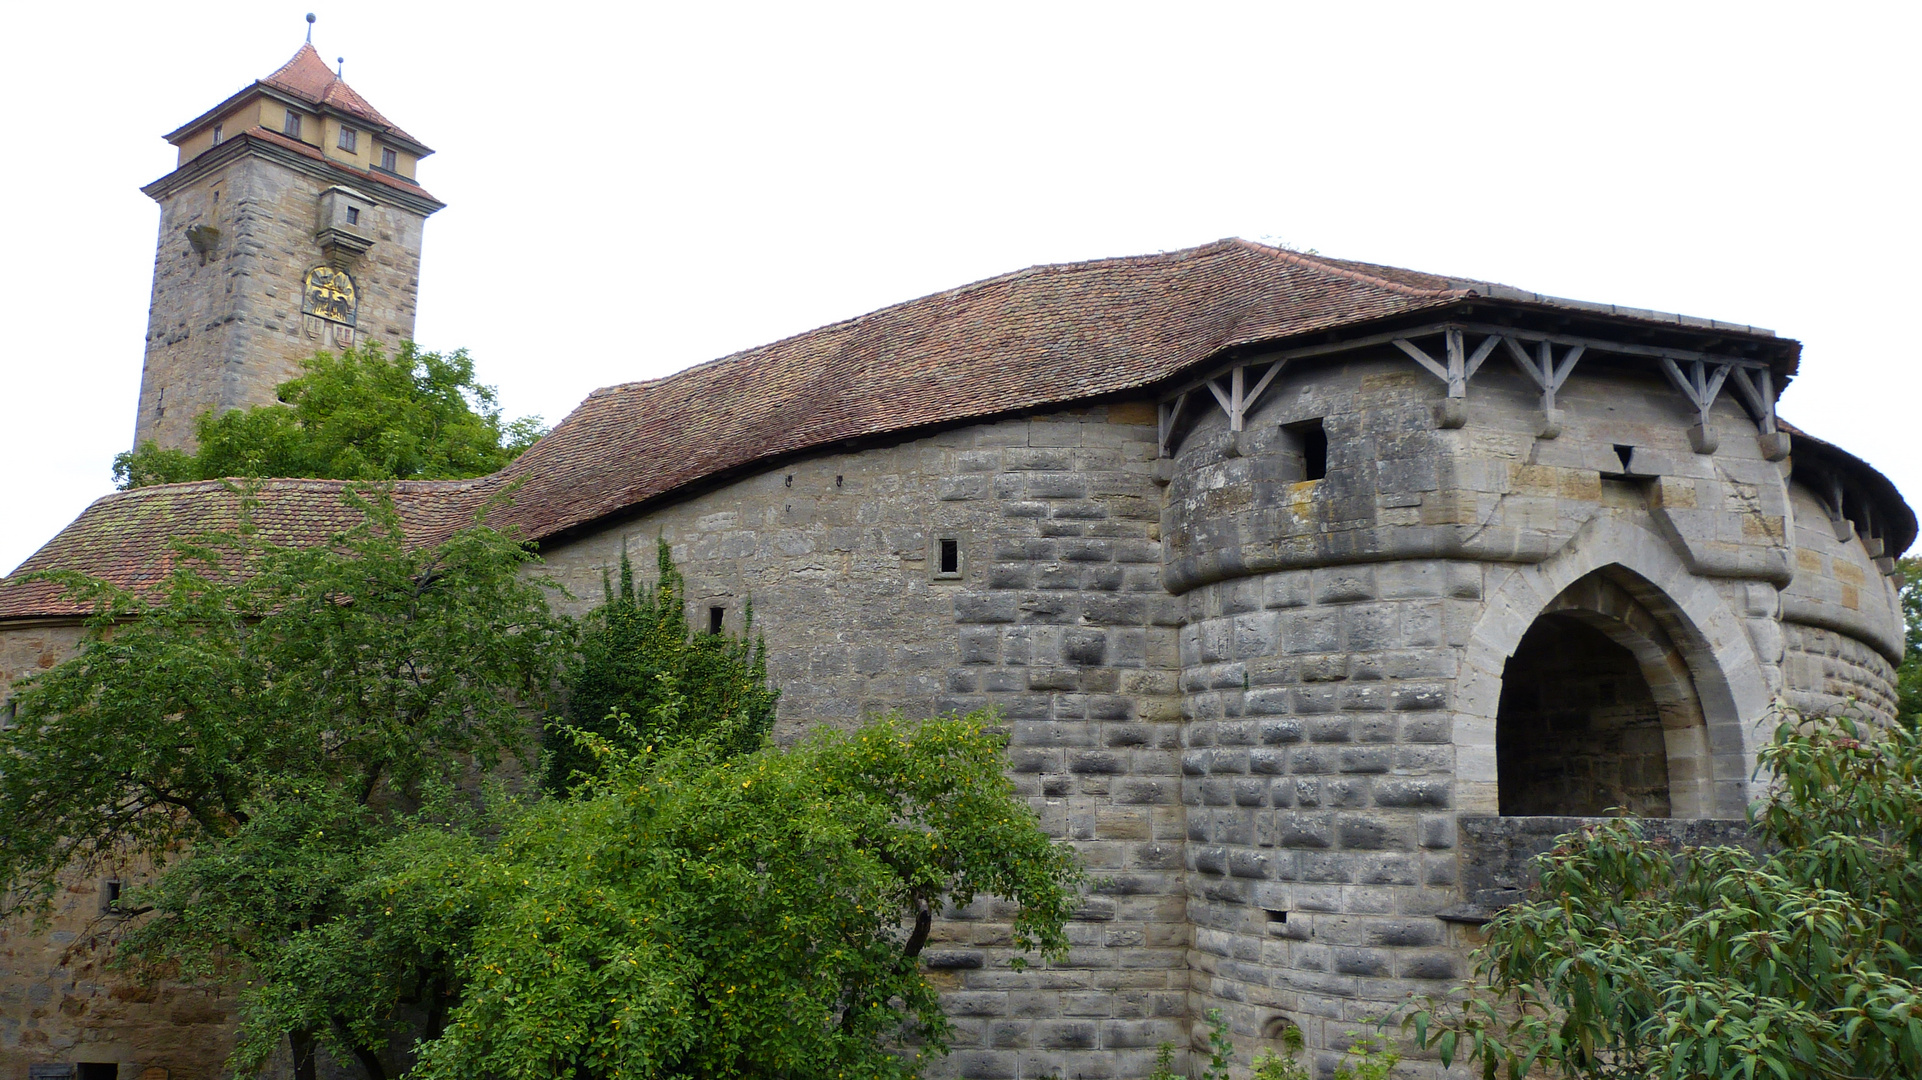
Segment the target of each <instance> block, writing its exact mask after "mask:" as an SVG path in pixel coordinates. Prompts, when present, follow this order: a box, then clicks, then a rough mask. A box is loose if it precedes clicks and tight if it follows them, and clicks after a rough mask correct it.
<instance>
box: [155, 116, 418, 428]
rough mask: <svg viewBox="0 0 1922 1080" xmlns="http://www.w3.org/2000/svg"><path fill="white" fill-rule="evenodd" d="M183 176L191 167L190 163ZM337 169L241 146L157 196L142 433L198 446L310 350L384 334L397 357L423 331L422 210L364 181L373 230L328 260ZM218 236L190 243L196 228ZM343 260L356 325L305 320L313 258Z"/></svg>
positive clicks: (270, 395) (290, 372) (296, 368)
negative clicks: (311, 167) (218, 418)
mask: <svg viewBox="0 0 1922 1080" xmlns="http://www.w3.org/2000/svg"><path fill="white" fill-rule="evenodd" d="M183 171H184V170H183ZM337 186H338V181H337V180H336V179H335V178H332V177H327V176H324V175H314V174H313V173H311V172H308V171H305V170H296V169H294V168H291V167H289V166H288V165H287V164H286V163H284V162H281V161H277V160H274V159H272V158H269V157H264V156H259V155H255V154H235V155H232V156H231V157H229V158H228V159H227V160H225V161H224V162H223V163H221V164H220V165H219V166H217V167H214V168H209V169H206V170H205V171H204V172H201V173H200V174H199V175H195V176H192V177H190V178H185V179H183V180H182V181H181V182H179V183H177V184H176V185H173V186H170V187H169V188H167V189H166V190H165V191H164V193H162V194H160V195H158V196H157V198H158V201H159V202H160V242H159V250H158V252H157V254H156V255H155V257H154V283H153V302H152V306H151V307H150V308H149V315H148V323H147V362H146V368H145V373H144V375H143V376H142V379H141V390H140V419H139V424H138V425H137V427H136V430H135V433H134V438H135V439H136V441H137V442H145V441H147V440H149V439H152V440H154V441H155V442H157V443H159V444H160V445H162V446H191V445H192V443H193V422H194V418H195V417H197V416H199V415H200V414H201V413H203V412H206V411H208V410H209V409H213V410H217V411H225V410H227V409H239V408H246V407H247V406H249V405H264V404H271V403H272V402H273V401H274V400H275V397H274V389H275V387H277V386H279V385H280V384H281V383H283V382H285V381H287V380H288V379H291V378H293V377H294V376H296V375H298V374H300V362H301V361H302V360H305V359H307V358H308V357H310V356H312V355H313V354H314V353H315V352H317V351H319V350H322V349H326V350H335V349H338V348H341V347H342V346H347V345H352V344H354V343H356V342H361V341H376V342H379V343H381V344H382V345H385V346H386V347H387V348H388V350H389V351H390V352H391V351H393V350H394V349H396V348H398V347H399V345H400V343H401V342H403V341H410V340H412V339H413V336H414V312H415V303H416V299H415V297H416V294H417V292H418V290H419V286H420V250H421V234H422V231H423V226H424V225H425V223H426V214H424V213H421V212H420V211H419V210H418V209H414V208H410V207H408V206H405V205H402V204H400V203H397V202H386V201H385V200H382V199H379V198H376V197H375V196H373V195H372V194H371V192H372V191H374V190H378V189H374V188H372V186H371V185H362V186H363V188H364V189H366V190H364V191H357V192H356V195H357V196H358V197H359V198H360V199H361V200H362V201H361V204H360V206H358V207H356V209H361V210H362V214H361V215H360V224H361V225H362V227H363V228H365V230H366V232H367V234H368V235H369V236H370V237H371V238H373V239H374V241H375V242H374V244H373V246H372V247H371V248H369V249H368V251H367V253H366V254H365V255H363V256H360V257H359V258H355V259H346V258H341V257H338V256H335V257H330V256H329V255H328V254H327V253H326V252H325V251H323V250H322V248H321V245H320V242H319V241H318V240H316V239H315V234H316V232H317V231H318V230H319V228H320V221H319V217H320V208H321V195H322V193H324V192H326V191H328V190H329V189H332V188H334V187H337ZM201 228H212V229H214V230H216V232H217V234H218V235H217V238H211V239H205V240H202V241H201V243H202V244H203V245H204V246H205V247H206V248H207V250H206V251H205V252H204V254H203V253H202V252H200V251H197V250H196V249H195V242H194V240H193V239H190V236H205V235H207V234H196V233H194V230H196V229H201ZM336 263H338V264H344V265H342V269H346V270H348V271H350V272H351V273H352V274H353V277H354V281H355V284H356V285H357V286H358V292H359V310H358V311H357V313H356V318H355V325H354V326H353V327H348V326H346V325H344V324H342V323H338V322H333V321H330V320H326V319H321V318H318V317H316V316H313V315H305V314H303V313H302V311H301V306H302V305H301V294H302V284H303V281H304V278H305V276H306V274H307V272H308V271H309V270H310V269H312V268H314V267H315V266H323V265H332V264H336Z"/></svg>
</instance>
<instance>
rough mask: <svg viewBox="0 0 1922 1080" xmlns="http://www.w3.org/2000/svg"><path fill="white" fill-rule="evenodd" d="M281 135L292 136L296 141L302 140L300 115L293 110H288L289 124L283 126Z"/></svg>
mask: <svg viewBox="0 0 1922 1080" xmlns="http://www.w3.org/2000/svg"><path fill="white" fill-rule="evenodd" d="M280 133H281V134H282V135H292V136H293V137H294V138H296V139H298V138H300V114H299V113H297V112H295V111H294V110H292V109H288V110H287V122H286V123H285V124H283V125H282V126H281V129H280Z"/></svg>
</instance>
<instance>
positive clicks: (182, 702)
mask: <svg viewBox="0 0 1922 1080" xmlns="http://www.w3.org/2000/svg"><path fill="white" fill-rule="evenodd" d="M349 498H350V500H352V501H355V502H357V503H358V505H359V506H360V507H361V509H362V510H364V511H365V514H366V519H365V522H364V523H363V524H362V525H360V526H359V527H357V528H355V529H352V530H350V531H348V532H346V533H344V534H342V535H339V536H337V537H335V538H333V540H332V541H331V542H330V543H326V544H321V545H317V546H313V547H307V548H291V547H281V546H276V545H272V544H268V543H264V542H260V541H258V540H257V539H256V538H255V537H254V536H253V535H252V534H251V533H250V531H249V530H247V529H246V528H245V527H244V526H243V528H242V529H241V530H240V531H238V532H237V533H235V534H231V535H225V536H218V537H211V538H206V539H203V540H200V541H197V542H193V543H185V542H182V543H177V544H176V545H175V550H176V555H177V558H176V568H175V569H174V570H173V571H172V573H171V574H170V575H169V576H168V577H167V578H166V579H165V580H164V581H162V582H161V583H160V584H159V585H158V586H157V588H156V589H155V590H154V591H153V592H152V593H151V594H148V595H134V594H130V593H127V592H124V591H121V590H118V589H116V588H113V587H111V586H109V585H107V584H105V583H102V582H99V581H94V580H89V579H86V578H83V577H79V576H77V575H60V577H61V578H62V580H64V581H65V582H66V583H67V584H68V585H69V586H70V587H71V588H72V589H73V590H75V591H76V592H77V593H79V594H80V595H82V596H84V597H87V598H90V599H91V600H92V601H94V602H95V603H96V605H97V614H96V615H95V616H94V618H93V620H92V622H91V633H90V635H89V637H88V639H87V640H86V641H85V643H84V644H83V646H82V647H81V649H80V650H79V652H78V654H77V655H76V656H74V657H73V658H72V659H70V660H68V661H67V662H65V663H63V664H61V665H59V666H57V667H54V668H52V669H50V670H49V671H47V672H45V673H43V674H41V675H38V676H36V677H35V678H33V679H31V680H30V681H28V682H27V684H26V685H25V687H24V688H23V690H22V691H21V693H20V694H19V697H18V699H17V709H18V713H17V719H18V723H17V724H16V725H15V726H13V727H12V728H10V729H8V730H6V731H0V822H5V823H6V824H5V826H4V829H0V890H3V891H5V892H6V894H7V896H8V897H9V900H8V903H9V904H11V905H14V906H15V907H24V908H31V909H34V910H38V911H45V910H47V908H48V904H49V901H50V900H51V899H52V897H53V896H54V894H55V892H56V890H57V888H58V884H59V881H60V878H61V876H62V874H63V873H72V872H88V871H90V870H92V869H93V868H96V867H99V866H102V865H122V864H125V863H126V862H128V861H132V862H133V863H134V864H135V865H145V866H146V867H148V868H149V869H150V871H151V878H150V882H149V884H147V885H146V886H144V887H142V888H138V889H135V890H133V891H132V892H131V894H130V895H129V897H128V898H127V901H126V905H127V906H126V908H125V910H126V913H127V914H129V915H132V916H134V918H132V919H130V920H127V921H126V922H125V923H124V924H123V925H122V934H123V936H122V938H121V940H120V942H119V949H118V958H119V959H120V960H122V961H123V962H127V963H131V964H133V965H135V966H140V965H143V964H148V963H151V964H155V965H159V966H160V967H159V968H158V969H159V970H168V971H175V972H178V974H179V977H181V978H186V979H190V980H194V979H198V980H210V981H218V982H222V983H231V982H232V981H236V980H238V979H239V978H240V977H241V975H242V973H245V979H246V987H245V990H244V992H243V994H242V1000H241V1021H242V1029H243V1038H242V1040H241V1043H240V1047H239V1050H238V1051H237V1061H236V1064H237V1065H243V1066H244V1065H249V1064H253V1063H257V1062H258V1061H259V1060H261V1059H262V1058H263V1057H264V1056H265V1055H266V1054H267V1053H268V1052H269V1051H271V1050H272V1049H273V1048H274V1047H275V1046H276V1045H278V1044H279V1041H280V1040H281V1039H283V1038H291V1039H292V1042H293V1045H294V1049H295V1060H296V1063H297V1071H298V1072H299V1073H300V1074H301V1075H303V1076H307V1077H310V1076H312V1075H313V1065H312V1050H313V1047H314V1045H315V1044H316V1042H325V1043H329V1044H331V1045H333V1046H335V1047H336V1048H338V1049H340V1050H342V1051H345V1052H351V1053H352V1054H353V1055H354V1056H355V1057H357V1058H358V1059H359V1060H360V1061H361V1062H362V1064H363V1065H364V1066H365V1067H366V1068H367V1069H368V1071H369V1073H370V1075H372V1076H375V1077H378V1076H381V1075H383V1072H382V1063H381V1056H380V1055H381V1052H382V1050H383V1049H384V1048H385V1046H386V1042H387V1038H388V1036H389V1034H390V1033H391V1032H392V1031H393V1030H394V1024H395V1023H396V1022H397V1020H399V1019H402V1018H403V1016H402V1014H403V1013H406V1012H407V1010H410V1009H411V1010H415V1012H416V1013H419V1014H421V1015H424V1016H425V1017H426V1018H427V1020H428V1024H429V1027H430V1030H431V1027H432V1025H433V1024H434V1023H435V1022H436V1018H437V1017H438V1015H440V1014H442V1013H444V1011H445V1007H446V1005H447V1003H448V1002H449V1001H451V998H452V995H453V993H454V991H455V987H454V985H453V984H452V983H451V981H450V973H451V967H450V965H451V962H452V953H453V949H454V947H455V940H454V939H455V937H457V936H458V934H459V933H460V927H461V925H462V924H461V923H460V920H459V919H458V918H443V919H440V920H439V921H438V922H437V923H436V924H435V925H431V926H430V925H418V924H417V925H415V926H413V927H411V928H410V927H408V926H405V925H401V924H395V925H393V926H391V927H385V928H382V929H381V930H380V932H379V933H370V932H369V928H370V927H371V926H373V925H374V924H375V922H376V920H374V919H373V918H372V917H371V915H372V913H373V912H374V911H375V910H377V909H376V907H375V905H378V904H382V903H383V902H385V901H387V900H388V898H387V897H383V896H380V895H376V894H374V893H370V892H369V891H368V887H367V883H368V882H369V881H370V880H374V879H376V878H378V877H379V876H380V871H381V870H382V867H383V866H385V865H387V864H389V863H391V862H392V860H393V859H394V858H396V857H397V855H396V852H397V851H399V850H402V849H404V847H405V845H406V844H412V845H415V846H416V847H417V848H419V849H420V850H422V851H426V850H432V849H433V848H434V845H436V844H438V845H440V847H442V848H447V847H450V846H453V847H457V846H458V840H459V830H456V829H450V828H447V827H445V823H446V822H448V821H450V820H451V821H456V822H458V821H462V820H465V819H467V818H471V817H472V816H473V811H472V809H471V807H469V806H468V805H467V804H468V803H470V802H471V799H466V800H464V799H463V798H461V797H460V796H458V795H457V794H456V793H457V792H458V791H459V790H461V789H462V787H463V785H465V786H466V788H467V789H468V790H471V789H472V778H473V776H474V775H475V774H476V773H479V774H483V775H484V774H487V773H490V772H492V771H493V770H494V769H495V768H496V767H497V766H499V765H501V764H502V763H503V762H504V761H507V760H511V759H514V758H516V757H518V758H520V759H522V760H523V761H525V759H526V758H527V756H528V754H529V751H531V749H532V745H531V744H532V741H533V739H532V729H533V725H532V724H531V723H530V717H529V716H528V715H527V714H526V713H525V712H524V711H523V710H524V709H531V708H536V707H538V706H539V705H540V703H541V702H542V700H543V697H544V695H545V694H546V693H547V691H548V689H549V688H550V686H552V685H553V684H554V683H555V681H556V680H557V678H558V676H559V658H560V657H562V656H564V655H565V653H566V651H567V640H568V638H567V635H568V630H567V627H566V626H565V625H564V624H562V623H560V622H557V621H556V620H555V619H554V618H553V617H551V616H550V615H549V613H548V610H547V606H546V601H545V597H544V593H543V591H542V588H541V585H540V584H539V583H538V582H537V581H535V580H531V579H530V578H528V577H527V576H526V575H525V574H524V573H523V571H524V570H525V569H526V568H527V566H528V564H529V563H530V562H531V561H532V556H531V555H529V554H528V553H527V552H526V551H525V550H524V549H523V547H522V545H520V544H519V543H517V542H516V541H515V540H514V539H513V538H512V537H509V536H505V535H502V534H501V533H499V532H496V531H494V530H492V529H489V528H487V527H486V526H485V525H479V524H477V525H475V526H474V527H471V528H468V529H466V530H463V531H461V532H459V533H457V534H456V535H454V536H453V537H451V538H450V539H448V540H447V541H446V542H444V543H441V544H438V545H435V546H432V547H417V546H410V545H409V544H408V543H406V542H405V540H404V538H403V537H402V535H401V532H400V526H399V521H398V518H397V517H396V515H395V514H394V511H393V508H392V506H391V504H390V503H389V502H387V501H385V500H384V499H382V498H380V497H378V496H374V497H371V498H362V497H360V496H359V495H357V494H354V493H351V492H350V495H349ZM241 571H244V572H241ZM421 857H424V856H417V857H416V858H414V859H413V861H414V862H418V861H419V858H421ZM413 911H414V914H415V916H416V917H417V918H418V919H420V920H421V921H422V922H423V923H424V922H425V919H426V918H427V913H429V912H430V911H431V909H430V908H427V907H423V906H418V905H417V906H416V907H415V908H414V909H413ZM383 935H384V936H383Z"/></svg>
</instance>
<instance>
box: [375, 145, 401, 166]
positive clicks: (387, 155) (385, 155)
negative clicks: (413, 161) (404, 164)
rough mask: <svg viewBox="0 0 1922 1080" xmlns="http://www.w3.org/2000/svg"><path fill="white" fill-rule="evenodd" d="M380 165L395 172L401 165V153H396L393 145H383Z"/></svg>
mask: <svg viewBox="0 0 1922 1080" xmlns="http://www.w3.org/2000/svg"><path fill="white" fill-rule="evenodd" d="M380 167H381V168H383V169H386V170H387V171H388V172H393V171H394V170H395V169H397V168H399V167H400V155H399V154H396V153H394V148H393V147H391V146H383V147H381V150H380Z"/></svg>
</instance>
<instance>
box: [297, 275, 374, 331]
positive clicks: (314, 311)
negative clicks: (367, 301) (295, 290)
mask: <svg viewBox="0 0 1922 1080" xmlns="http://www.w3.org/2000/svg"><path fill="white" fill-rule="evenodd" d="M359 305H360V294H359V293H358V292H356V291H355V290H354V279H353V278H352V277H350V276H349V275H348V273H347V271H345V270H336V269H335V268H333V267H331V266H316V267H314V268H313V269H312V270H309V271H307V288H306V291H305V295H304V297H303V298H302V300H301V304H300V310H302V311H303V312H306V313H307V314H309V315H318V316H320V317H321V318H323V319H328V320H331V321H333V322H337V323H345V324H346V325H348V326H352V325H354V311H355V309H356V308H357V307H358V306H359Z"/></svg>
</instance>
